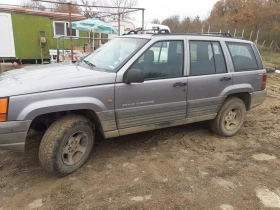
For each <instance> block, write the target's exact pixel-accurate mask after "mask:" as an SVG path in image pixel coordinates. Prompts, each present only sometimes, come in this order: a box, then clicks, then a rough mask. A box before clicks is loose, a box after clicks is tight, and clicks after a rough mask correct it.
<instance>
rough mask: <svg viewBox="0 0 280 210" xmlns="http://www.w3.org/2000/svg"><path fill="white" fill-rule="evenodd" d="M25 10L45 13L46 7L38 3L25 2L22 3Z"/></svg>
mask: <svg viewBox="0 0 280 210" xmlns="http://www.w3.org/2000/svg"><path fill="white" fill-rule="evenodd" d="M21 5H22V7H23V8H26V9H34V10H41V11H45V10H46V7H45V6H44V5H43V4H42V3H41V2H38V1H24V2H22V3H21Z"/></svg>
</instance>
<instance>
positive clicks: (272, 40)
mask: <svg viewBox="0 0 280 210" xmlns="http://www.w3.org/2000/svg"><path fill="white" fill-rule="evenodd" d="M273 42H274V40H272V42H271V44H270V46H269V48H268V51H270V49H271V47H272V44H273Z"/></svg>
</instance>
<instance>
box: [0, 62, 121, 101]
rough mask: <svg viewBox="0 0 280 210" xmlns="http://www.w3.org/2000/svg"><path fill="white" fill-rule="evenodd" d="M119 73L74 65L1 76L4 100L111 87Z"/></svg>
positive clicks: (32, 68) (23, 70)
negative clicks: (64, 90)
mask: <svg viewBox="0 0 280 210" xmlns="http://www.w3.org/2000/svg"><path fill="white" fill-rule="evenodd" d="M115 78H116V73H111V72H104V71H99V70H98V69H97V70H91V69H87V68H83V67H80V66H77V65H74V64H50V65H42V66H33V67H27V68H23V69H18V70H12V71H8V72H4V73H2V74H0V97H7V96H15V95H22V94H30V93H37V92H44V91H52V90H59V89H66V88H77V87H83V86H91V85H101V84H111V83H114V82H115Z"/></svg>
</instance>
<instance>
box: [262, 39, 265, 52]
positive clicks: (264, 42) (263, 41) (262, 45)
mask: <svg viewBox="0 0 280 210" xmlns="http://www.w3.org/2000/svg"><path fill="white" fill-rule="evenodd" d="M264 44H265V40H264V41H263V43H262V46H261V50H262V49H263V46H264Z"/></svg>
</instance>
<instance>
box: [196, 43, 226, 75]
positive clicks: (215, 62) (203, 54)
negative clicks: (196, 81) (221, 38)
mask: <svg viewBox="0 0 280 210" xmlns="http://www.w3.org/2000/svg"><path fill="white" fill-rule="evenodd" d="M190 59H191V64H190V67H191V69H190V70H191V75H192V76H198V75H209V74H216V73H226V72H227V68H226V62H225V57H224V54H223V51H222V48H221V45H220V43H219V42H210V41H190Z"/></svg>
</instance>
